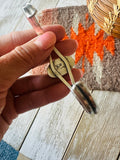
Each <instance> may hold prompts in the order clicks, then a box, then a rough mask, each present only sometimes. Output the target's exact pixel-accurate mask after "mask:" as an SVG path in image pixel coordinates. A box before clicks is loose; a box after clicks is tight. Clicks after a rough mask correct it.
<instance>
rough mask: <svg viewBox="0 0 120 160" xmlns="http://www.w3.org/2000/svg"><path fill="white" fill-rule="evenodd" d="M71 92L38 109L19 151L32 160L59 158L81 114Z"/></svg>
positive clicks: (80, 108)
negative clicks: (59, 99)
mask: <svg viewBox="0 0 120 160" xmlns="http://www.w3.org/2000/svg"><path fill="white" fill-rule="evenodd" d="M82 111H83V109H82V107H81V106H80V104H79V102H78V101H77V100H75V98H74V97H73V95H72V94H69V95H68V96H67V97H65V98H64V99H62V100H61V101H58V102H56V103H52V104H49V105H48V106H46V107H43V108H41V109H40V112H39V113H38V115H37V117H36V119H35V121H34V124H33V125H32V127H31V130H30V131H29V133H28V136H27V137H26V139H25V141H24V143H23V146H22V148H21V150H20V152H21V153H22V154H24V155H26V156H27V157H29V158H32V159H34V160H39V159H41V160H54V159H55V160H56V159H57V160H59V159H61V158H62V156H63V153H64V151H65V149H66V147H67V145H68V143H69V140H70V138H71V136H72V134H73V131H74V129H75V126H76V124H77V122H78V119H79V118H80V116H81V114H82Z"/></svg>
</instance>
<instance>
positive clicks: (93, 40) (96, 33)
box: [38, 6, 120, 91]
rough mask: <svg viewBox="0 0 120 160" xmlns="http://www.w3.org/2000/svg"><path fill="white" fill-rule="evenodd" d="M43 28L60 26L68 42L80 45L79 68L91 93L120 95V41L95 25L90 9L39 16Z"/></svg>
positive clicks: (55, 12) (77, 64)
mask: <svg viewBox="0 0 120 160" xmlns="http://www.w3.org/2000/svg"><path fill="white" fill-rule="evenodd" d="M38 19H39V22H40V24H41V25H48V24H61V25H63V26H64V27H65V30H66V36H65V39H67V38H73V39H76V40H77V41H78V44H79V46H78V49H77V51H76V53H75V62H76V68H81V69H82V70H83V72H84V76H83V78H82V79H81V81H83V82H85V84H86V85H87V87H88V88H89V89H91V90H108V91H120V40H119V39H117V38H113V37H111V36H109V35H107V34H106V33H105V32H104V31H102V30H101V29H100V28H99V27H98V25H97V24H96V23H95V22H94V20H93V19H92V17H91V16H90V15H89V13H88V9H87V6H73V7H64V8H57V9H48V10H45V11H43V12H42V13H39V14H38Z"/></svg>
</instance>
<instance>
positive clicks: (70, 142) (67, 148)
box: [61, 110, 85, 160]
mask: <svg viewBox="0 0 120 160" xmlns="http://www.w3.org/2000/svg"><path fill="white" fill-rule="evenodd" d="M84 112H85V111H84V110H83V112H82V114H81V115H80V118H79V120H78V123H77V125H76V127H75V130H74V131H73V134H72V136H71V138H70V141H69V142H68V145H67V147H66V149H65V152H64V154H63V157H62V159H61V160H64V158H65V157H66V154H67V152H68V150H69V147H70V146H71V144H72V142H73V140H74V137H75V135H76V133H77V130H78V127H79V125H80V122H81V119H82V117H83V115H84Z"/></svg>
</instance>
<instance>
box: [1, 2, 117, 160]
mask: <svg viewBox="0 0 120 160" xmlns="http://www.w3.org/2000/svg"><path fill="white" fill-rule="evenodd" d="M0 2H1V4H2V5H1V9H0V35H3V34H7V33H9V32H12V31H16V30H25V29H28V28H31V26H30V25H29V24H28V22H27V21H26V18H25V17H24V15H23V13H22V10H21V6H22V5H23V4H24V3H25V2H24V1H23V0H19V1H18V0H7V1H3V0H0ZM30 2H31V3H32V4H33V5H34V6H35V7H36V8H37V9H38V10H39V11H41V10H43V9H46V8H54V7H62V6H72V5H77V6H78V5H79V6H80V5H86V1H85V0H65V1H64V0H51V1H50V0H44V1H43V0H30ZM93 97H94V99H95V101H96V102H97V104H98V106H99V110H100V111H99V114H98V115H96V116H90V115H88V114H86V113H84V112H83V110H82V107H81V106H80V105H79V103H78V102H77V101H76V100H75V99H74V97H73V96H72V94H69V95H68V96H67V97H65V98H64V99H62V100H60V101H58V102H55V103H52V104H49V105H47V106H45V107H43V108H41V109H40V110H38V109H36V110H32V111H30V112H27V113H24V114H22V115H20V116H19V117H18V118H17V119H16V120H14V122H13V124H12V125H11V126H10V128H9V130H8V132H7V133H6V135H5V136H4V140H5V141H6V142H7V143H9V144H11V145H12V146H13V147H14V148H15V149H17V150H20V152H21V153H22V154H24V155H25V156H27V157H29V158H30V159H33V160H40V159H41V160H59V159H66V160H67V159H69V160H78V159H80V160H91V159H92V160H96V159H97V160H102V159H103V160H104V159H105V160H117V159H118V158H119V157H118V154H119V152H120V100H119V99H120V93H114V92H102V91H94V92H93Z"/></svg>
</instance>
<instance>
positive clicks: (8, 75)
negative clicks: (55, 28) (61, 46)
mask: <svg viewBox="0 0 120 160" xmlns="http://www.w3.org/2000/svg"><path fill="white" fill-rule="evenodd" d="M55 42H56V36H55V34H54V33H53V32H50V31H49V32H45V33H44V34H43V35H41V36H38V37H37V38H36V39H34V40H32V41H29V42H27V43H25V44H23V45H21V46H18V47H16V48H15V49H14V50H12V51H11V52H9V53H8V54H6V55H4V56H2V57H0V77H1V78H0V81H2V79H3V81H4V84H6V83H9V84H10V83H14V81H15V80H16V79H17V78H18V77H20V76H21V75H23V74H24V73H26V72H27V71H29V70H30V69H31V68H34V67H36V66H37V65H40V64H42V63H43V62H44V61H45V59H46V58H47V57H48V56H49V55H50V53H51V51H52V50H53V46H54V44H55ZM0 84H1V82H0Z"/></svg>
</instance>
